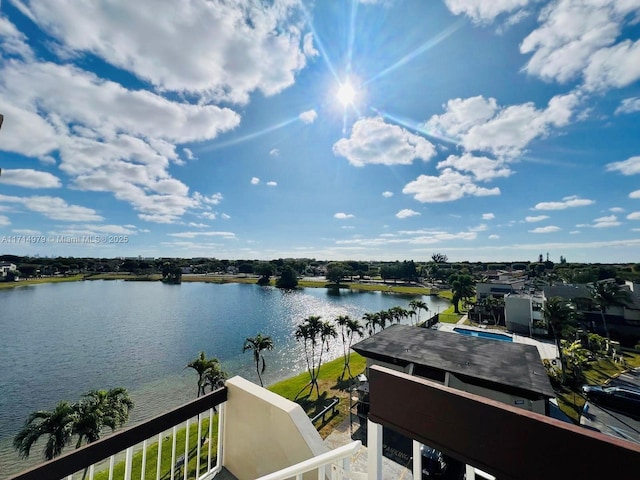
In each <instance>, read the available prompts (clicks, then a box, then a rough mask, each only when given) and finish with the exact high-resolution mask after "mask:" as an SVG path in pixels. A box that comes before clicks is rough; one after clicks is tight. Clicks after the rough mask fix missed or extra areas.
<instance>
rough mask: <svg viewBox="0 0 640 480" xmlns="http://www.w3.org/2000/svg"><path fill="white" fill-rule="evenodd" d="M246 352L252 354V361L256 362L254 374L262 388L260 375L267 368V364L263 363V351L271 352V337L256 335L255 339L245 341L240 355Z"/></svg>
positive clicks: (250, 338)
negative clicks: (256, 375) (249, 351)
mask: <svg viewBox="0 0 640 480" xmlns="http://www.w3.org/2000/svg"><path fill="white" fill-rule="evenodd" d="M247 350H251V351H252V352H253V360H254V361H255V362H256V373H257V374H258V380H260V386H261V387H264V384H263V383H262V374H263V373H264V371H265V370H266V368H267V364H266V362H265V361H264V355H262V351H263V350H273V340H272V339H271V337H263V336H262V334H261V333H258V335H256V336H255V337H249V338H247V339H246V340H245V342H244V346H243V347H242V353H244V352H246V351H247ZM260 361H262V368H260Z"/></svg>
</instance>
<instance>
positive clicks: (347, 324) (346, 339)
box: [336, 315, 364, 380]
mask: <svg viewBox="0 0 640 480" xmlns="http://www.w3.org/2000/svg"><path fill="white" fill-rule="evenodd" d="M336 323H337V324H338V326H339V327H340V334H341V335H342V348H343V350H344V368H343V369H342V373H341V374H340V380H342V379H343V378H344V374H345V373H346V372H347V371H348V372H349V376H350V377H351V376H352V375H351V368H350V367H349V361H350V359H351V344H352V343H353V337H354V335H358V336H360V337H362V335H363V333H364V329H363V328H362V324H361V323H360V321H359V320H356V319H352V318H350V317H349V315H340V316H339V317H338V318H336Z"/></svg>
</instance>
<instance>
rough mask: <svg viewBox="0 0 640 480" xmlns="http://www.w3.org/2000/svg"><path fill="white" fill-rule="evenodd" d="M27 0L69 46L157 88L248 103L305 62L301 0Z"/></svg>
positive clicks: (275, 88)
mask: <svg viewBox="0 0 640 480" xmlns="http://www.w3.org/2000/svg"><path fill="white" fill-rule="evenodd" d="M24 4H25V6H26V7H27V8H28V9H29V13H30V15H31V16H32V18H33V20H34V22H35V23H37V24H38V25H39V26H40V27H41V28H43V29H44V30H46V31H47V32H48V33H49V34H50V35H52V36H53V37H55V38H56V39H57V40H58V41H59V42H60V43H61V44H62V45H61V46H62V47H63V48H64V49H67V50H69V51H70V52H77V53H85V52H89V53H92V54H95V55H97V56H98V57H101V58H102V59H104V60H105V61H106V62H108V63H110V64H112V65H114V66H116V67H118V68H122V69H124V70H127V71H130V72H132V73H133V74H135V75H136V76H138V77H139V78H140V79H143V80H146V81H148V82H150V83H151V84H153V85H154V86H155V87H156V88H157V89H158V90H170V91H179V92H182V91H185V92H197V93H200V94H202V95H203V96H206V97H209V98H212V99H215V100H225V101H232V102H239V103H245V102H247V100H248V97H249V94H250V93H251V92H252V91H254V90H260V91H261V92H262V93H264V94H265V95H273V94H275V93H278V92H280V91H282V90H283V89H284V88H286V87H288V86H290V85H291V84H293V82H294V77H295V74H296V73H297V72H298V71H300V69H302V68H303V67H304V65H305V56H304V53H303V52H302V51H301V47H302V43H303V38H302V34H301V31H300V29H301V27H302V26H303V25H302V24H301V23H300V21H299V20H298V19H300V18H302V15H301V12H300V9H299V8H298V7H299V5H298V2H295V1H290V0H276V1H274V2H271V3H270V4H264V3H262V2H259V3H252V2H237V1H232V0H218V1H216V2H207V1H202V0H188V1H185V2H184V3H183V4H181V7H180V8H179V9H176V4H175V2H173V1H172V0H139V1H136V2H117V3H114V4H107V3H102V2H80V3H77V4H73V5H72V4H69V3H68V2H67V1H65V0H50V1H47V2H40V1H36V0H25V1H24ZM114 32H118V34H117V35H114ZM305 43H307V47H308V46H309V45H308V41H306V42H305ZM310 53H311V54H313V52H310Z"/></svg>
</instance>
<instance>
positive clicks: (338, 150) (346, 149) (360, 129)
mask: <svg viewBox="0 0 640 480" xmlns="http://www.w3.org/2000/svg"><path fill="white" fill-rule="evenodd" d="M333 153H334V154H335V155H340V156H342V157H345V158H346V159H347V160H349V163H351V164H352V165H355V166H356V167H362V166H364V165H367V164H378V165H411V163H413V161H414V160H416V159H421V160H424V161H427V160H429V159H430V158H431V157H433V156H434V155H435V154H436V151H435V147H434V146H433V144H431V143H430V142H429V141H427V140H425V139H424V138H423V137H420V136H418V135H414V134H413V133H410V132H409V131H407V130H405V129H404V128H401V127H399V126H397V125H390V124H388V123H385V121H384V120H383V119H382V118H380V117H375V118H365V119H361V120H358V121H357V122H356V123H355V124H354V125H353V128H352V130H351V136H350V138H348V139H347V138H342V139H340V140H338V142H336V143H335V144H334V145H333Z"/></svg>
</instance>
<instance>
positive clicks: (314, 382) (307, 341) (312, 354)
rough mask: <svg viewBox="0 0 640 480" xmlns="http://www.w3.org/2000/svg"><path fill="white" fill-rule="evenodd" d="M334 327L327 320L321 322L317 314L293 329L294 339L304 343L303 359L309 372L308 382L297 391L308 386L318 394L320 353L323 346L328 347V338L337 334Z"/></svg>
mask: <svg viewBox="0 0 640 480" xmlns="http://www.w3.org/2000/svg"><path fill="white" fill-rule="evenodd" d="M337 334H338V333H337V331H336V329H335V327H334V326H333V325H332V324H330V323H329V322H323V321H322V320H321V319H320V317H319V316H317V315H310V316H309V317H307V318H305V319H304V320H303V321H302V323H300V324H299V325H298V326H297V327H296V330H295V337H296V340H298V341H302V342H303V345H304V353H305V359H306V362H307V371H308V372H309V377H310V380H309V383H308V384H307V385H305V386H304V387H303V389H302V390H301V391H300V392H299V393H298V395H300V393H302V392H303V391H304V390H305V389H306V388H307V387H308V386H311V391H310V392H309V393H311V392H313V387H314V386H315V388H316V393H317V395H318V396H320V387H319V385H318V376H319V375H320V367H321V366H322V353H323V351H324V348H325V346H326V347H327V350H328V347H329V339H330V338H332V337H333V338H335V337H336V336H337Z"/></svg>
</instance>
